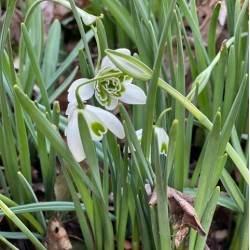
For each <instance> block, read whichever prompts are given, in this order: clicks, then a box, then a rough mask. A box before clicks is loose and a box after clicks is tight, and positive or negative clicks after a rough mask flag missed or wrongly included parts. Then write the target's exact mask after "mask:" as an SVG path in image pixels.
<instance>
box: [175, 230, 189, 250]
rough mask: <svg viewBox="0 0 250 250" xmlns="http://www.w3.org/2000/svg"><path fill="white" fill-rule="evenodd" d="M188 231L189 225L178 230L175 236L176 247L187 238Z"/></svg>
mask: <svg viewBox="0 0 250 250" xmlns="http://www.w3.org/2000/svg"><path fill="white" fill-rule="evenodd" d="M188 231H189V228H188V227H183V228H181V229H180V230H178V231H177V232H176V234H175V238H174V244H175V246H176V248H178V247H179V246H180V244H181V243H182V241H183V240H184V239H185V237H186V235H187V233H188Z"/></svg>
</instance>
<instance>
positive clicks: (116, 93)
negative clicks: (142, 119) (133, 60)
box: [68, 49, 147, 110]
mask: <svg viewBox="0 0 250 250" xmlns="http://www.w3.org/2000/svg"><path fill="white" fill-rule="evenodd" d="M116 51H118V52H121V53H123V54H125V55H130V51H129V50H127V49H117V50H116ZM105 75H109V76H107V77H104V78H102V79H98V78H100V77H103V76H105ZM111 75H113V76H111ZM87 81H89V79H87V78H81V79H78V80H77V81H75V82H73V84H72V85H71V87H70V88H69V95H68V101H69V102H73V101H74V100H75V91H76V88H77V87H78V86H80V85H81V87H79V96H80V98H81V99H82V100H83V101H85V100H88V99H89V98H91V97H92V95H93V94H95V98H96V99H97V101H98V102H99V103H100V104H101V105H102V106H105V108H106V109H108V110H112V109H114V108H115V107H116V106H117V104H118V100H120V101H122V102H124V103H127V104H145V103H146V98H147V97H146V95H145V93H144V92H143V90H142V89H141V88H139V87H138V86H136V85H134V84H132V81H133V78H132V77H130V76H128V75H125V74H124V73H123V72H122V71H120V70H119V69H118V68H117V67H116V66H115V65H114V64H113V63H112V62H111V60H110V59H109V58H108V57H107V56H105V57H104V58H103V60H102V62H101V67H100V70H99V72H98V74H97V76H96V79H93V81H92V82H90V83H86V82H87ZM84 83H86V84H84ZM82 84H84V85H82Z"/></svg>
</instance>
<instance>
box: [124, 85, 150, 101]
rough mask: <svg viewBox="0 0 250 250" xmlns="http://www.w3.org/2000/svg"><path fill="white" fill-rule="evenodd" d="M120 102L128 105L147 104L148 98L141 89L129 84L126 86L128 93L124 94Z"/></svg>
mask: <svg viewBox="0 0 250 250" xmlns="http://www.w3.org/2000/svg"><path fill="white" fill-rule="evenodd" d="M120 100H121V101H122V102H125V103H128V104H145V103H146V100H147V96H146V95H145V93H144V91H143V90H142V89H141V88H139V87H138V86H136V85H134V84H129V85H127V86H126V91H125V92H124V93H123V94H122V96H121V98H120Z"/></svg>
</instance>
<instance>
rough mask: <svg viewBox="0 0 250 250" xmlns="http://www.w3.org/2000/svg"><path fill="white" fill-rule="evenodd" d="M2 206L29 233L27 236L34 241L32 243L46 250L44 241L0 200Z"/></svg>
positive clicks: (0, 206)
mask: <svg viewBox="0 0 250 250" xmlns="http://www.w3.org/2000/svg"><path fill="white" fill-rule="evenodd" d="M0 208H1V209H2V210H3V211H4V213H5V214H6V215H7V216H8V218H9V219H11V220H12V221H13V222H14V223H15V225H16V226H18V227H19V228H20V230H21V231H22V232H23V233H25V234H26V235H27V237H28V238H29V239H30V240H31V241H32V243H33V244H34V245H35V246H36V248H37V249H39V250H46V248H45V247H44V246H43V245H42V243H41V242H40V241H39V240H38V239H37V238H36V237H35V236H34V235H33V234H32V233H31V231H30V230H29V229H28V228H27V227H26V226H25V225H24V224H23V223H22V221H21V220H20V219H18V217H17V216H16V215H15V214H14V213H13V212H12V211H11V210H10V209H9V208H8V207H7V206H6V205H5V204H4V203H3V202H2V201H1V200H0Z"/></svg>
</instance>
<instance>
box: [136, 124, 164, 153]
mask: <svg viewBox="0 0 250 250" xmlns="http://www.w3.org/2000/svg"><path fill="white" fill-rule="evenodd" d="M154 129H155V132H156V136H157V142H158V149H159V153H160V154H164V155H167V152H168V142H169V137H168V135H167V133H166V131H165V130H164V129H163V128H160V127H157V126H155V127H154ZM136 135H137V138H138V140H139V142H141V138H142V129H139V130H137V131H136Z"/></svg>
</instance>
